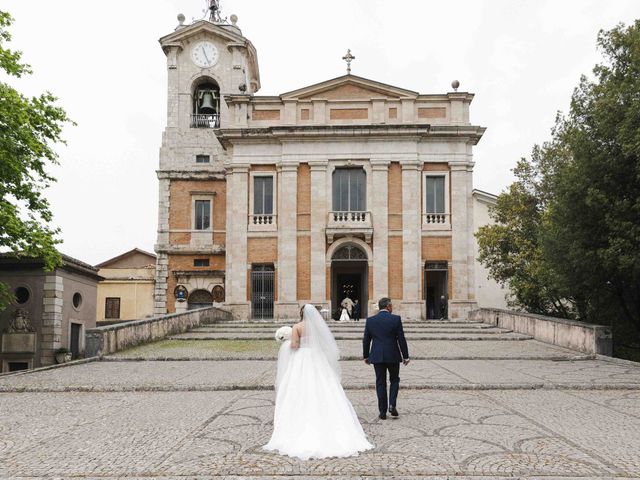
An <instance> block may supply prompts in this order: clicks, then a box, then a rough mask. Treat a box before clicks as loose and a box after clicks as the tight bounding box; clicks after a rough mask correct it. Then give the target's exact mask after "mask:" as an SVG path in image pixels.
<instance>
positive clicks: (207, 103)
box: [199, 90, 216, 110]
mask: <svg viewBox="0 0 640 480" xmlns="http://www.w3.org/2000/svg"><path fill="white" fill-rule="evenodd" d="M215 99H216V97H215V93H214V92H213V91H211V90H204V91H202V92H200V105H199V107H200V109H205V108H210V109H212V110H215V109H216V101H215Z"/></svg>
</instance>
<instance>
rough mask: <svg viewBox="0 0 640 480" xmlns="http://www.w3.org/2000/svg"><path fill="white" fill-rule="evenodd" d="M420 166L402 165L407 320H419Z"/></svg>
mask: <svg viewBox="0 0 640 480" xmlns="http://www.w3.org/2000/svg"><path fill="white" fill-rule="evenodd" d="M421 172H422V163H421V162H419V161H416V160H414V161H407V162H403V163H402V229H403V231H402V292H403V297H404V298H403V301H402V303H401V314H402V315H403V316H404V317H406V318H409V319H420V318H421V316H422V315H421V311H422V300H421V298H420V285H421V273H422V269H421V268H420V267H421V265H420V263H421V259H422V255H421V250H422V244H421V242H422V237H421V230H420V210H421V209H420V205H421V204H422V200H421V194H420V193H421V188H420V177H421Z"/></svg>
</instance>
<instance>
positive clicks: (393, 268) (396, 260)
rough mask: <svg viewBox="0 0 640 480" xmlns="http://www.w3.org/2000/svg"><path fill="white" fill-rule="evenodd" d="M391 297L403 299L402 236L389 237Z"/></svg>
mask: <svg viewBox="0 0 640 480" xmlns="http://www.w3.org/2000/svg"><path fill="white" fill-rule="evenodd" d="M388 266H389V297H390V298H392V299H395V300H399V299H402V237H389V262H388Z"/></svg>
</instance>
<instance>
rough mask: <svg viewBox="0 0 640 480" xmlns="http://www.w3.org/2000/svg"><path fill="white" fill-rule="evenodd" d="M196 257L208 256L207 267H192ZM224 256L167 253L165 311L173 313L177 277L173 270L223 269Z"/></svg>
mask: <svg viewBox="0 0 640 480" xmlns="http://www.w3.org/2000/svg"><path fill="white" fill-rule="evenodd" d="M196 258H208V259H209V266H208V267H194V266H193V261H194V259H196ZM225 263H226V262H225V256H224V254H220V255H169V272H170V273H169V277H168V278H167V313H175V311H176V308H175V297H174V296H173V290H174V289H175V288H176V286H177V281H176V280H177V279H176V277H175V276H174V275H173V272H175V271H181V272H184V271H191V272H197V271H201V270H222V271H224V270H225Z"/></svg>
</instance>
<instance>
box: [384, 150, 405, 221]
mask: <svg viewBox="0 0 640 480" xmlns="http://www.w3.org/2000/svg"><path fill="white" fill-rule="evenodd" d="M387 188H388V195H389V196H388V198H389V200H388V203H387V208H388V209H389V212H388V213H389V230H402V168H401V167H400V164H399V163H398V162H391V165H389V175H388V180H387Z"/></svg>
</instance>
